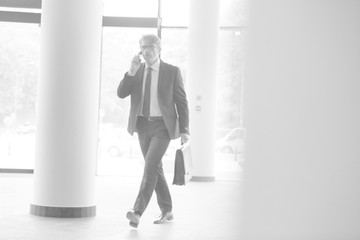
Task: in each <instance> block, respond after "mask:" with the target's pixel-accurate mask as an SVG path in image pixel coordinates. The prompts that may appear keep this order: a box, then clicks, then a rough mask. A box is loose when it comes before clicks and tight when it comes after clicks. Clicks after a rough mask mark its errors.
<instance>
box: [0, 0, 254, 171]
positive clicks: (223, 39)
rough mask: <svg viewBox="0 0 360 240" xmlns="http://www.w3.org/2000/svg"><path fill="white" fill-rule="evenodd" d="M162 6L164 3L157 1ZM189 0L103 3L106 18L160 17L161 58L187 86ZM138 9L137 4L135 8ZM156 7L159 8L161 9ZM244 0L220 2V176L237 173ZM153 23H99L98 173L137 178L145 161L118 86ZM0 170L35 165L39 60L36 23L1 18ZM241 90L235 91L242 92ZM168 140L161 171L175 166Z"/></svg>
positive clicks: (241, 140) (240, 138)
mask: <svg viewBox="0 0 360 240" xmlns="http://www.w3.org/2000/svg"><path fill="white" fill-rule="evenodd" d="M159 2H160V3H161V8H159V7H158V3H159ZM188 4H189V0H163V1H159V0H136V1H127V0H104V16H118V17H140V18H143V17H150V18H157V17H158V15H159V13H160V16H161V20H162V21H161V38H162V40H163V49H162V53H161V58H162V59H163V60H164V61H165V62H169V63H171V64H174V65H177V66H179V67H180V69H181V73H182V76H183V78H184V81H185V84H186V81H187V79H186V68H187V57H188V52H187V45H188V30H187V27H188ZM138 6H142V7H141V8H139V7H138ZM159 10H160V12H159ZM247 14H248V12H247V1H246V0H221V1H220V25H221V28H220V30H219V49H218V54H219V57H218V60H219V61H218V78H217V83H216V84H217V86H216V89H217V96H214V97H216V98H217V101H216V102H217V106H216V109H217V115H216V129H214V131H215V132H216V136H217V138H216V147H217V149H216V171H217V173H216V174H217V177H220V178H222V177H225V178H227V177H229V178H232V177H233V175H235V174H233V173H234V172H236V173H237V172H239V171H241V162H242V161H243V158H242V153H243V149H244V136H245V130H244V129H243V128H242V94H241V93H242V91H243V82H244V74H243V65H244V61H245V59H246V51H245V46H246V35H247V27H246V26H248V17H247ZM158 32H159V31H158V29H156V28H130V27H107V26H104V27H103V44H102V59H101V65H102V66H101V69H102V74H101V104H100V125H99V156H98V164H97V166H98V174H116V175H131V176H134V175H140V174H142V167H141V166H142V165H143V160H142V157H141V154H140V149H139V146H138V141H137V137H136V136H130V135H129V134H128V133H127V131H126V126H127V120H128V114H129V105H130V102H129V99H125V100H124V99H119V98H118V97H117V95H116V90H117V87H118V84H119V82H120V80H121V79H122V77H123V75H124V73H125V72H126V71H127V70H128V68H129V65H130V61H131V58H132V57H133V56H134V54H136V53H137V52H138V51H139V47H138V40H139V38H140V36H141V35H142V34H144V33H154V34H157V33H158ZM0 36H1V38H0V61H1V64H0V91H1V94H0V105H1V107H0V118H1V122H0V168H22V169H27V168H30V169H31V168H33V162H34V145H35V143H34V135H35V121H36V119H35V110H36V109H35V102H36V93H37V69H38V62H39V59H38V58H39V47H40V27H39V25H38V24H28V23H8V22H0ZM239 93H240V94H239ZM178 145H179V143H178V142H176V141H173V142H172V143H171V145H170V148H169V150H168V152H167V154H166V155H165V157H164V165H165V166H164V169H165V171H167V172H169V173H171V172H172V171H173V159H174V151H175V149H176V147H177V146H178Z"/></svg>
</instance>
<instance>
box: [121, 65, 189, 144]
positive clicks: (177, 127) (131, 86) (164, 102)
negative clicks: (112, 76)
mask: <svg viewBox="0 0 360 240" xmlns="http://www.w3.org/2000/svg"><path fill="white" fill-rule="evenodd" d="M144 70H145V63H142V64H141V66H140V68H139V70H138V71H137V73H136V74H135V76H129V75H128V74H127V73H126V74H125V76H124V78H123V79H122V80H121V82H120V84H119V87H118V89H117V95H118V96H119V97H120V98H125V97H127V96H129V95H130V96H131V107H130V115H129V122H128V131H129V133H130V134H131V135H133V133H134V132H136V131H137V129H136V121H137V116H138V115H139V113H140V108H141V96H142V86H143V75H144ZM158 101H159V105H160V110H161V113H162V116H163V119H164V122H165V125H166V128H167V130H168V133H169V136H170V138H171V139H176V138H178V137H180V133H187V134H189V108H188V102H187V99H186V93H185V90H184V82H183V79H182V77H181V74H180V69H179V68H178V67H176V66H173V65H170V64H168V63H165V62H163V61H160V68H159V82H158Z"/></svg>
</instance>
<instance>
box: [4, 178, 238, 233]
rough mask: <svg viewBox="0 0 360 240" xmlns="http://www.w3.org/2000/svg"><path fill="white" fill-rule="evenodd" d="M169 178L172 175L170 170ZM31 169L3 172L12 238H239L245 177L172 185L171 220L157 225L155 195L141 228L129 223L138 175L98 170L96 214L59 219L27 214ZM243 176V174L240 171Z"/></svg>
mask: <svg viewBox="0 0 360 240" xmlns="http://www.w3.org/2000/svg"><path fill="white" fill-rule="evenodd" d="M167 177H168V182H171V180H172V179H171V175H168V176H167ZM32 178H33V176H32V175H31V174H0V194H1V197H0V226H1V231H0V239H12V240H24V239H27V240H35V239H36V240H43V239H44V240H57V239H61V240H72V239H74V240H75V239H76V240H82V239H84V240H93V239H101V240H107V239H146V240H151V239H156V240H175V239H176V240H177V239H178V240H185V239H186V240H192V239H193V240H201V239H206V240H209V239H210V240H211V239H214V240H218V239H226V240H238V239H239V235H240V229H239V218H240V190H241V181H239V180H221V179H218V180H216V181H215V182H212V183H199V182H190V183H189V184H188V185H187V186H182V187H180V186H171V189H170V190H171V193H172V195H173V201H174V217H175V220H174V222H172V223H169V224H166V225H154V224H153V223H152V222H153V220H154V219H155V218H156V217H157V215H158V214H159V210H158V207H157V204H156V198H155V197H153V199H152V201H151V202H150V204H149V207H148V209H147V211H146V212H145V214H144V215H143V217H142V219H141V222H140V225H139V227H138V229H133V228H131V227H130V226H129V225H128V221H127V220H126V218H125V214H126V212H127V210H129V209H130V208H131V206H132V204H133V200H134V199H135V197H136V194H137V191H138V186H139V183H140V182H139V181H140V179H139V178H138V177H124V176H97V177H96V198H97V216H96V217H93V218H84V219H57V218H43V217H36V216H32V215H30V214H29V205H30V202H31V195H32V184H33V181H32ZM238 179H240V177H238Z"/></svg>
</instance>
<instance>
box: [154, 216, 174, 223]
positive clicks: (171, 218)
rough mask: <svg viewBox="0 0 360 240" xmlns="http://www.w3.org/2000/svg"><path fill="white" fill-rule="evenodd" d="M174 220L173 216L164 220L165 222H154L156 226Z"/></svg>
mask: <svg viewBox="0 0 360 240" xmlns="http://www.w3.org/2000/svg"><path fill="white" fill-rule="evenodd" d="M172 220H174V217H173V216H171V217H169V218H167V219H164V220H156V221H154V224H165V223H169V222H171V221H172Z"/></svg>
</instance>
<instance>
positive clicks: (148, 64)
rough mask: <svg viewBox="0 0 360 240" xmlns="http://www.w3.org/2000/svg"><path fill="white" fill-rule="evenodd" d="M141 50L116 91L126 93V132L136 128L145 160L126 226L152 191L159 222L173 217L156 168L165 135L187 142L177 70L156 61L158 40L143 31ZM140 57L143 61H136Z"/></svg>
mask: <svg viewBox="0 0 360 240" xmlns="http://www.w3.org/2000/svg"><path fill="white" fill-rule="evenodd" d="M139 43H140V49H141V52H140V53H139V54H137V55H135V56H134V57H133V59H132V61H131V67H130V69H129V71H128V72H127V73H125V76H124V78H123V79H122V80H121V82H120V84H119V87H118V89H117V94H118V96H119V97H120V98H125V97H128V96H130V97H131V107H130V115H129V122H128V131H129V133H130V134H131V135H133V133H134V132H137V134H138V138H139V143H140V148H141V151H142V154H143V156H144V159H145V167H144V174H143V177H142V182H141V185H140V190H139V194H138V196H137V198H136V201H135V204H134V206H133V209H132V210H131V211H129V212H128V213H127V214H126V217H127V218H128V219H129V220H130V226H132V227H135V228H136V227H137V226H138V224H139V222H140V218H141V215H142V214H143V213H144V211H145V209H146V207H147V205H148V203H149V201H150V199H151V196H152V194H153V192H154V190H155V192H156V196H157V202H158V205H159V207H160V209H161V216H160V218H159V219H158V220H156V221H154V223H155V224H162V223H166V222H168V221H171V220H173V218H174V216H173V213H172V200H171V195H170V191H169V187H168V185H167V182H166V179H165V176H164V171H163V167H162V161H161V160H162V157H163V155H164V154H165V152H166V150H167V148H168V146H169V143H170V141H171V139H176V138H179V137H180V138H181V142H183V143H186V142H188V140H189V138H190V136H189V109H188V101H187V98H186V93H185V89H184V83H183V79H182V77H181V74H180V69H179V68H178V67H176V66H173V65H170V64H168V63H165V62H163V61H162V60H161V59H160V52H161V39H160V38H159V37H157V36H156V35H152V34H148V35H143V36H142V38H141V39H140V41H139ZM140 55H142V57H143V58H144V60H145V62H141V59H140Z"/></svg>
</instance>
